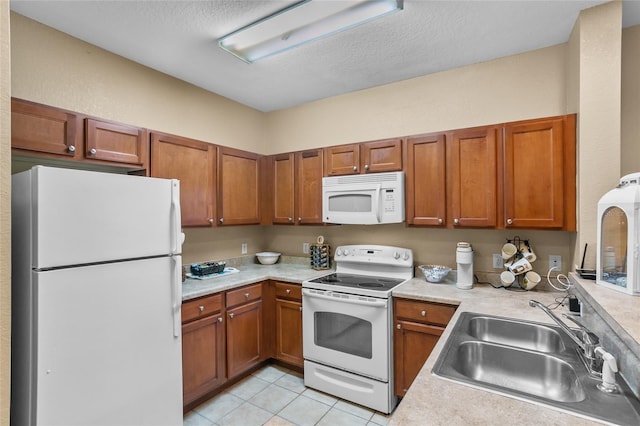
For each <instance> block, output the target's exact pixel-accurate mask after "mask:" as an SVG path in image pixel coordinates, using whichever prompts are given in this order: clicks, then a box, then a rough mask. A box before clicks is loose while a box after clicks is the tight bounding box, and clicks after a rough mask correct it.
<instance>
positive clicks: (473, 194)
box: [447, 127, 498, 227]
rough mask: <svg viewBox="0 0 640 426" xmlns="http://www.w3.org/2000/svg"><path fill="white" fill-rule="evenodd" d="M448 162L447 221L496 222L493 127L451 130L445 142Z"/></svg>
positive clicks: (479, 224)
mask: <svg viewBox="0 0 640 426" xmlns="http://www.w3.org/2000/svg"><path fill="white" fill-rule="evenodd" d="M447 147H448V149H449V161H448V164H451V167H450V172H451V178H450V181H451V222H452V223H453V225H454V226H461V227H462V226H472V227H493V226H496V223H497V216H496V215H497V191H498V178H497V176H498V173H497V147H498V146H497V128H496V127H482V128H476V129H465V130H459V131H455V132H453V134H452V140H451V141H450V142H449V141H448V142H447Z"/></svg>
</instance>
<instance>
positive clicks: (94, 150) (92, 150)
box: [89, 148, 98, 155]
mask: <svg viewBox="0 0 640 426" xmlns="http://www.w3.org/2000/svg"><path fill="white" fill-rule="evenodd" d="M97 152H98V151H96V149H95V148H91V150H89V154H91V155H96V153H97Z"/></svg>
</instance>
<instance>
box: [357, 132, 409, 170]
mask: <svg viewBox="0 0 640 426" xmlns="http://www.w3.org/2000/svg"><path fill="white" fill-rule="evenodd" d="M360 170H361V171H362V172H364V173H379V172H395V171H400V170H402V139H387V140H382V141H374V142H365V143H362V144H360Z"/></svg>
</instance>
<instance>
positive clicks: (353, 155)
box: [324, 144, 360, 176]
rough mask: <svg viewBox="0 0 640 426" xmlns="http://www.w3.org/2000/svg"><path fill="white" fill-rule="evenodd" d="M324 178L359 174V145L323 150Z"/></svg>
mask: <svg viewBox="0 0 640 426" xmlns="http://www.w3.org/2000/svg"><path fill="white" fill-rule="evenodd" d="M324 161H325V167H324V174H325V176H338V175H353V174H357V173H360V170H359V169H358V166H359V165H360V145H359V144H352V145H340V146H332V147H329V148H325V149H324Z"/></svg>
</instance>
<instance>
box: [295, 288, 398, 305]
mask: <svg viewBox="0 0 640 426" xmlns="http://www.w3.org/2000/svg"><path fill="white" fill-rule="evenodd" d="M302 294H303V295H304V296H307V297H311V298H316V299H324V300H331V301H332V302H342V303H348V304H351V305H362V306H370V307H380V308H383V307H386V306H387V301H386V300H376V301H373V302H367V301H363V300H359V299H355V298H351V297H350V298H348V299H347V298H342V297H333V296H325V295H324V294H318V293H312V292H311V291H310V290H308V289H304V288H303V289H302Z"/></svg>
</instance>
